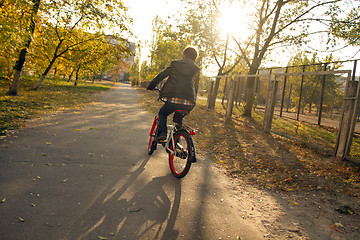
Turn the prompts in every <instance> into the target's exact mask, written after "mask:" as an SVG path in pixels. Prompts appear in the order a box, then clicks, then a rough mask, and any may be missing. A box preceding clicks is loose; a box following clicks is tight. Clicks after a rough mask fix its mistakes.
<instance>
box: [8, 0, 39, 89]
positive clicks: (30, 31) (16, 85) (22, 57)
mask: <svg viewBox="0 0 360 240" xmlns="http://www.w3.org/2000/svg"><path fill="white" fill-rule="evenodd" d="M31 2H32V8H31V12H30V18H29V19H30V23H29V28H28V35H27V37H26V41H25V44H24V46H23V48H22V49H21V50H20V53H19V57H18V60H17V61H16V63H15V66H14V70H15V73H14V77H13V80H12V84H11V86H10V88H9V90H8V92H7V94H8V95H17V93H18V88H19V83H20V75H21V71H22V68H23V66H24V63H25V58H26V54H27V52H28V49H29V47H30V44H31V41H32V37H33V34H34V31H35V23H36V17H37V13H38V10H39V7H40V0H32V1H31Z"/></svg>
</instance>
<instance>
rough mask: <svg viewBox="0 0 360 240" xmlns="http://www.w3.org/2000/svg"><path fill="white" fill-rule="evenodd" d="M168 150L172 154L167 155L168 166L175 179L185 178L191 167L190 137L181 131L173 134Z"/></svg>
mask: <svg viewBox="0 0 360 240" xmlns="http://www.w3.org/2000/svg"><path fill="white" fill-rule="evenodd" d="M170 149H171V151H173V153H174V154H171V152H170V153H169V165H170V170H171V172H172V173H173V175H174V176H175V177H177V178H182V177H185V175H186V174H187V173H188V172H189V170H190V166H191V156H192V155H193V154H192V153H191V151H192V149H191V144H190V135H189V133H188V132H186V131H184V130H182V131H178V132H176V133H175V134H174V144H173V143H172V141H171V143H170Z"/></svg>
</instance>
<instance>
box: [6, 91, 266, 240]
mask: <svg viewBox="0 0 360 240" xmlns="http://www.w3.org/2000/svg"><path fill="white" fill-rule="evenodd" d="M152 119H153V116H151V115H149V114H148V113H147V112H145V111H144V110H142V109H140V107H139V105H138V104H137V94H136V91H135V90H134V89H133V88H132V87H130V86H129V85H116V87H114V88H113V89H112V90H110V91H109V92H107V93H105V94H104V95H103V97H102V98H101V99H100V100H99V101H98V102H96V103H94V104H92V105H90V106H88V107H86V108H84V109H81V110H75V111H67V112H63V113H59V114H57V115H53V116H48V117H45V118H44V119H37V120H34V121H31V122H30V123H29V124H28V126H27V127H26V128H25V129H23V130H20V131H18V132H17V133H16V134H15V136H12V137H8V138H6V139H5V140H2V141H1V144H0V145H1V147H0V201H1V200H2V203H1V204H0V239H9V240H10V239H11V240H14V239H21V240H22V239H36V240H38V239H167V240H168V239H237V236H240V237H241V239H243V240H244V239H263V236H264V233H263V232H262V230H263V229H259V228H255V226H254V225H252V224H250V222H248V221H245V220H244V218H243V214H242V212H243V210H244V209H243V207H244V205H239V204H238V198H239V197H238V198H236V196H235V197H234V194H235V193H234V192H235V191H232V185H231V182H230V180H229V178H228V177H226V176H225V175H224V174H222V172H221V171H220V170H219V169H218V168H216V167H215V166H214V164H212V163H211V161H209V160H206V159H204V157H201V154H200V155H198V156H200V158H199V160H198V163H196V164H193V165H192V168H191V169H190V172H189V174H188V175H187V176H186V177H185V178H184V179H182V180H178V179H176V178H174V177H173V176H171V174H170V170H169V167H168V162H167V161H168V160H167V155H166V154H165V151H164V150H163V149H162V148H161V147H160V148H158V150H157V151H156V152H155V153H154V154H153V155H152V156H151V157H150V156H148V154H147V151H146V150H147V141H148V131H149V127H150V124H151V122H152Z"/></svg>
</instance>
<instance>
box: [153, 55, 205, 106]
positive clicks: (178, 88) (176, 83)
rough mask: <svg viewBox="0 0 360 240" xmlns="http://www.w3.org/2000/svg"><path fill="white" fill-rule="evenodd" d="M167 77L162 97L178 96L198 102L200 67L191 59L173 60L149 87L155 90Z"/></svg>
mask: <svg viewBox="0 0 360 240" xmlns="http://www.w3.org/2000/svg"><path fill="white" fill-rule="evenodd" d="M166 77H168V79H167V80H166V82H165V84H164V86H163V87H162V89H161V92H160V98H172V97H176V98H182V99H186V100H189V101H191V102H193V103H195V102H196V93H197V89H198V85H199V79H200V68H199V67H198V66H196V64H195V63H194V62H193V61H192V60H191V59H188V58H183V59H181V60H176V61H172V62H171V63H170V65H169V66H168V67H167V68H166V69H165V70H163V71H162V72H160V73H159V74H158V75H157V76H156V77H155V78H154V79H153V80H152V81H151V82H150V84H149V86H148V89H149V90H153V89H154V88H155V87H156V86H157V85H158V84H159V83H160V82H161V81H162V80H164V79H165V78H166Z"/></svg>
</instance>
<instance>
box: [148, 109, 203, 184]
mask: <svg viewBox="0 0 360 240" xmlns="http://www.w3.org/2000/svg"><path fill="white" fill-rule="evenodd" d="M187 114H188V112H187V111H184V110H176V111H175V112H174V116H173V122H174V124H175V125H170V126H169V133H168V135H167V138H166V140H165V141H160V142H157V141H155V137H156V134H157V124H158V120H159V117H158V116H155V118H154V122H153V124H152V127H151V130H150V139H149V146H148V154H149V155H151V154H152V153H153V152H154V151H155V150H156V149H157V145H158V144H161V145H162V146H163V147H164V148H165V150H166V152H167V153H168V154H169V166H170V170H171V172H172V174H173V175H174V176H175V177H177V178H183V177H185V176H186V174H187V173H188V172H189V170H190V166H191V163H193V162H196V156H195V147H194V141H193V138H192V136H193V135H195V130H194V129H192V128H190V127H188V126H185V125H183V124H182V120H183V118H184V117H185V116H186V115H187Z"/></svg>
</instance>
